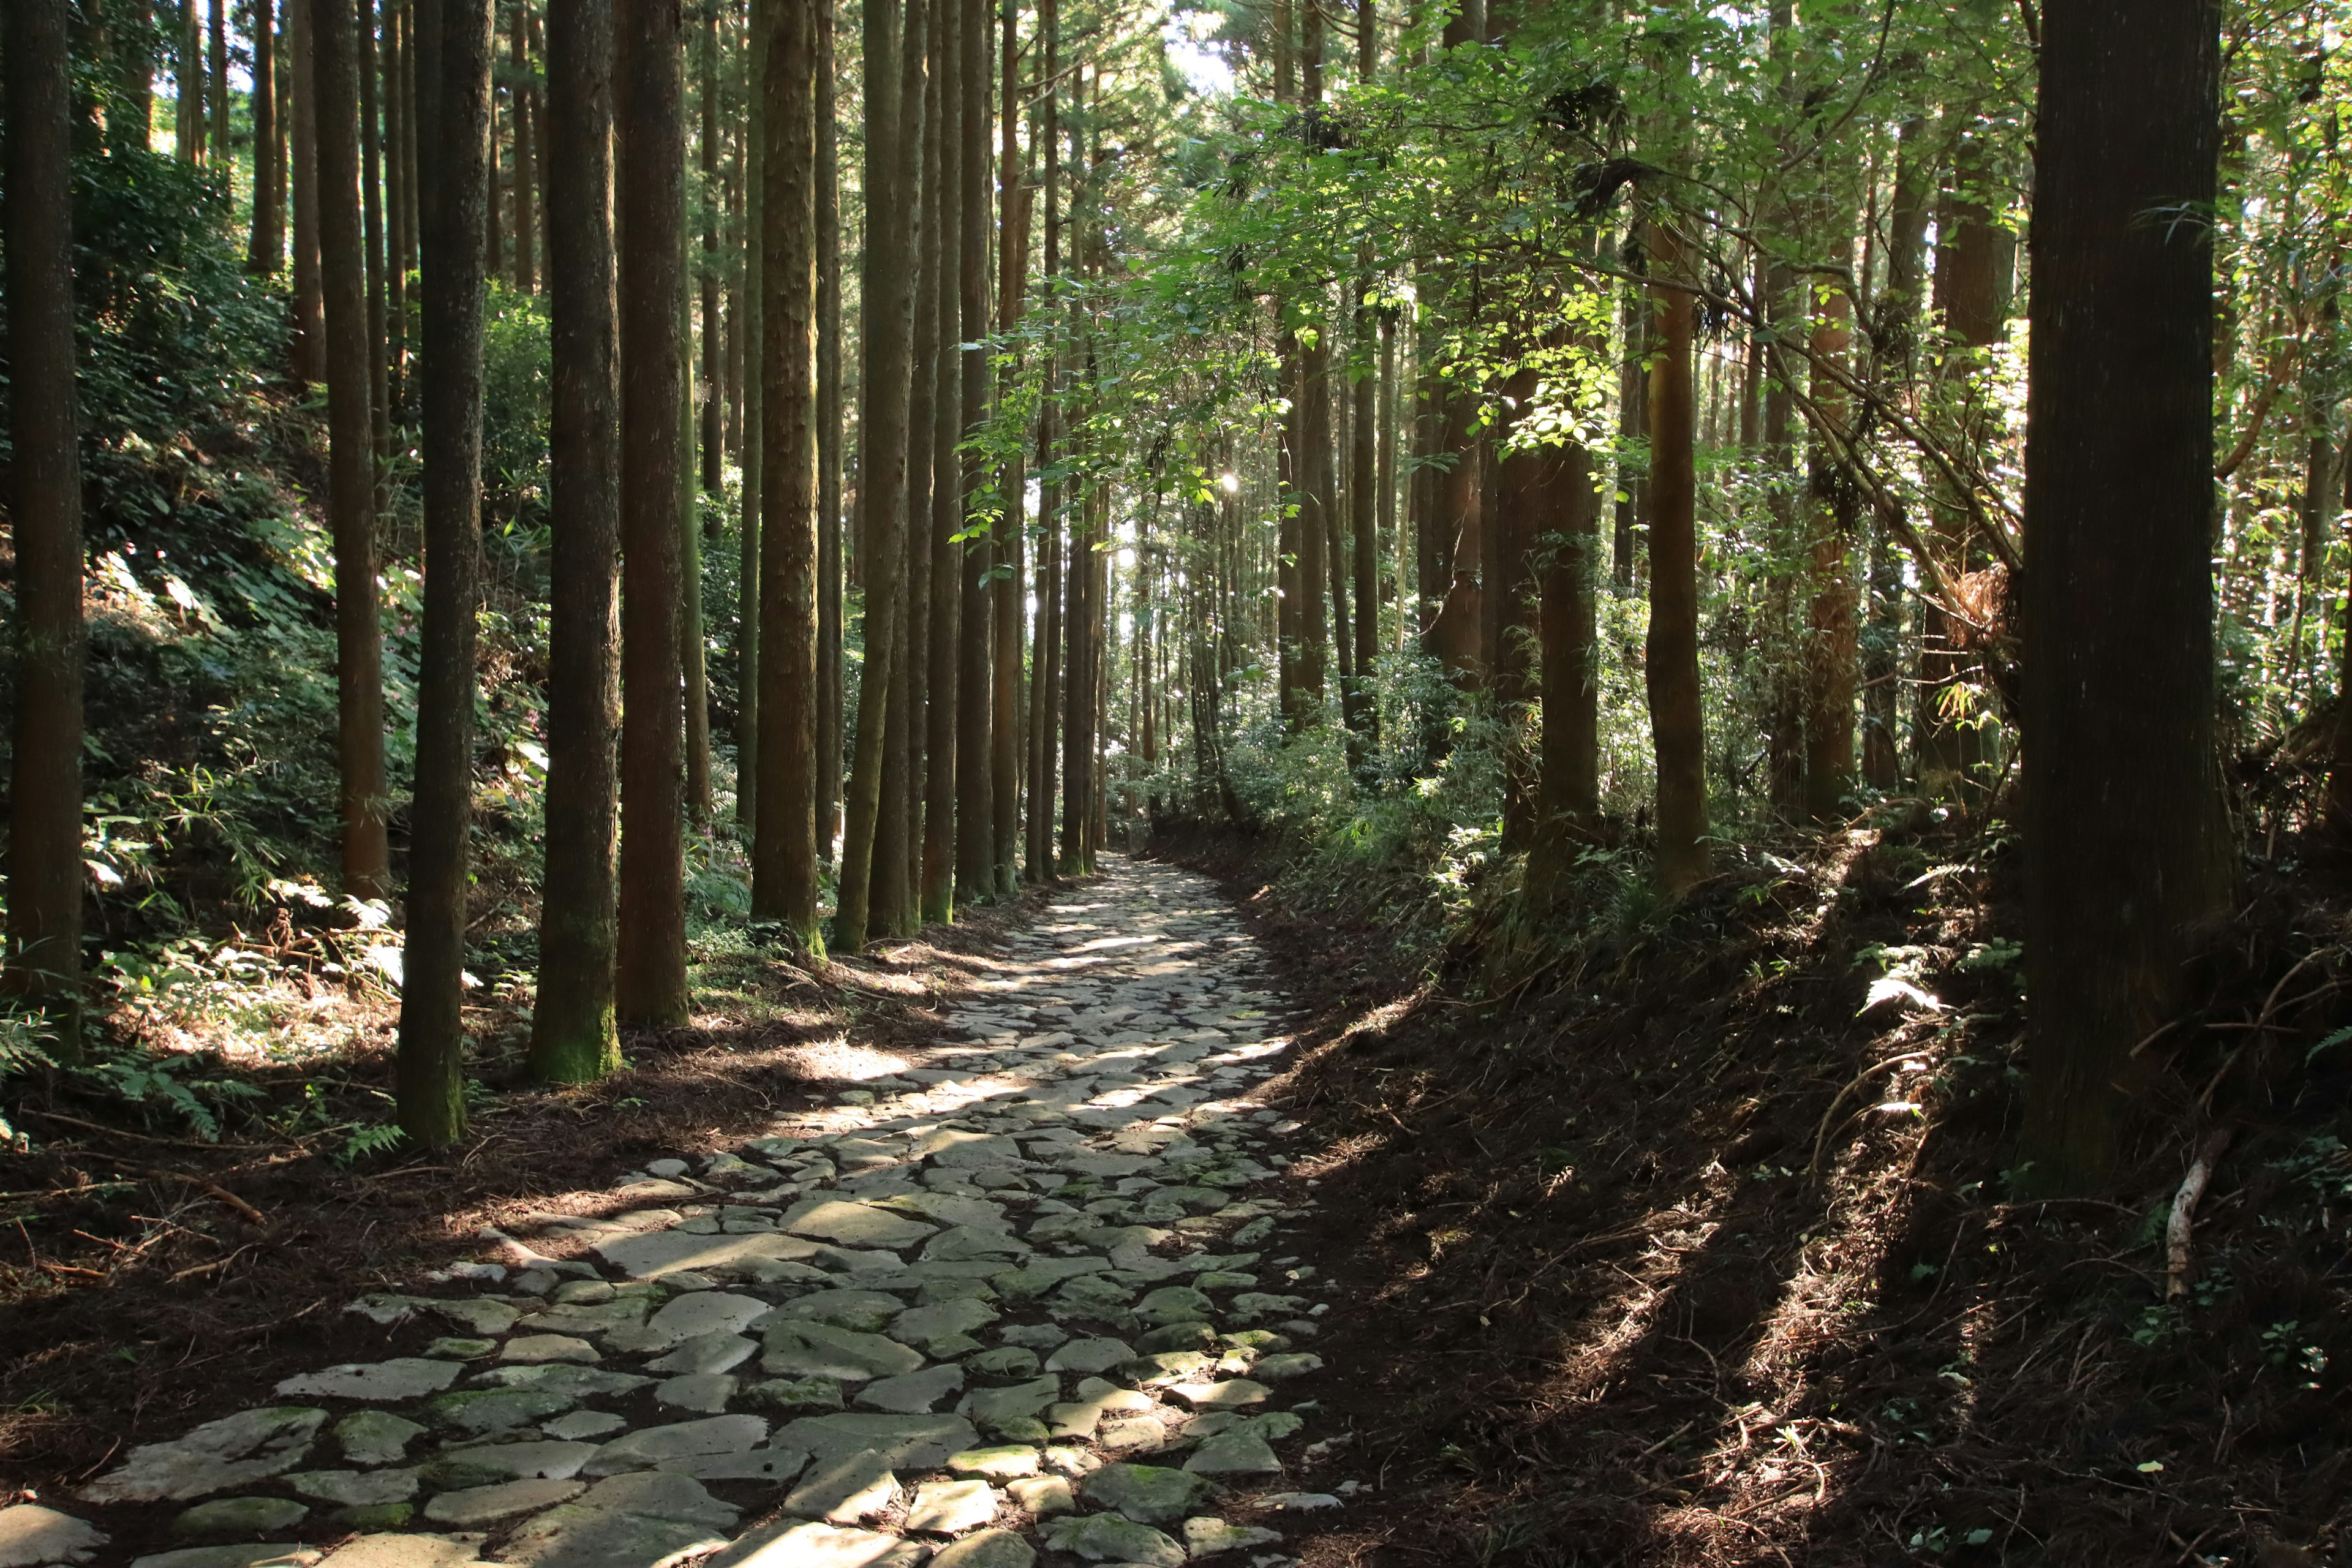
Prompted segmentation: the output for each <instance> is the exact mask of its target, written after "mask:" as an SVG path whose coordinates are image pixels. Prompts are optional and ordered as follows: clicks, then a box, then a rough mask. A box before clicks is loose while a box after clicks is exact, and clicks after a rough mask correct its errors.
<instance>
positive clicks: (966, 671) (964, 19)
mask: <svg viewBox="0 0 2352 1568" xmlns="http://www.w3.org/2000/svg"><path fill="white" fill-rule="evenodd" d="M959 17H960V20H959V25H958V27H957V33H956V39H957V47H958V50H959V52H960V53H961V57H962V58H961V62H960V67H959V70H958V73H957V74H958V80H959V86H960V88H961V92H960V95H959V98H958V103H959V105H960V107H961V124H960V125H959V124H958V123H957V122H956V121H950V122H949V125H948V126H947V128H946V130H945V132H943V134H944V135H945V136H947V137H949V138H951V139H954V140H956V141H959V142H961V144H962V145H961V149H960V150H959V152H958V154H957V161H956V170H957V177H958V184H960V186H961V189H960V190H959V192H958V193H957V197H956V214H957V217H958V220H959V223H960V225H961V230H962V233H961V241H960V245H959V251H960V255H961V262H962V266H961V270H960V272H959V274H958V277H957V289H956V291H957V295H958V300H959V304H960V305H961V318H962V326H961V331H959V332H958V333H957V334H956V339H955V341H956V342H959V343H962V344H968V345H970V346H969V347H965V348H962V349H961V350H960V351H959V352H958V353H956V355H955V361H956V364H957V368H958V370H959V372H960V373H961V374H960V379H961V395H960V397H959V398H958V400H957V402H956V404H954V405H942V411H943V412H944V411H945V409H946V408H949V407H954V408H956V409H957V410H958V412H957V413H956V414H955V415H954V416H953V417H952V418H950V420H948V421H947V422H946V423H947V425H948V426H949V427H950V428H951V429H952V430H953V431H954V432H955V435H956V438H957V440H958V441H959V442H961V441H962V440H963V439H964V437H967V436H969V435H971V434H972V433H974V432H976V431H978V430H979V429H980V427H981V426H982V423H983V422H984V421H985V420H986V419H987V417H988V356H987V354H986V353H985V352H984V351H982V349H981V347H980V344H982V342H986V341H987V339H988V335H989V331H990V322H989V320H988V263H989V258H990V256H991V254H992V247H990V245H989V243H988V216H989V209H990V205H991V204H990V202H989V199H988V194H989V184H990V182H989V167H988V163H989V159H988V154H989V150H990V149H989V137H988V125H989V119H988V110H989V103H988V84H989V75H988V36H989V22H990V11H989V6H988V4H987V0H961V5H960V6H959ZM942 352H944V348H943V350H942ZM958 462H959V466H960V468H961V473H960V474H959V475H958V477H957V479H955V484H956V488H957V505H956V510H955V521H956V524H957V527H958V529H959V530H961V529H962V528H963V527H964V526H966V522H967V520H969V519H970V518H971V516H972V514H973V511H974V510H975V508H976V506H977V504H978V500H979V496H980V492H981V490H982V488H983V486H984V485H985V483H986V475H985V472H984V469H983V467H982V461H981V455H980V454H979V453H978V452H977V451H968V452H963V453H961V454H958ZM940 482H941V483H943V484H944V483H947V482H949V481H948V479H946V478H945V477H942V479H941V481H940ZM954 556H955V565H956V577H957V582H958V585H959V589H960V592H961V597H962V600H963V605H962V608H961V618H960V620H959V622H958V629H959V632H960V637H959V639H958V640H959V650H958V654H957V668H956V731H955V746H956V885H957V887H958V889H960V890H961V895H960V896H961V898H962V899H963V900H964V901H965V902H966V903H971V902H974V901H979V900H986V899H987V898H988V897H989V896H990V895H991V894H992V892H994V891H995V887H996V805H995V790H994V784H995V773H994V771H993V768H994V761H995V758H994V752H995V747H994V745H993V743H992V740H991V732H992V731H993V729H994V728H995V723H994V721H995V697H994V694H993V692H992V689H991V687H992V681H991V679H990V677H991V676H992V674H993V673H994V670H993V663H992V661H993V658H994V655H995V643H996V635H995V625H994V622H995V617H994V615H993V608H994V606H993V604H992V595H991V590H990V581H991V579H992V575H993V574H994V571H995V566H996V547H995V542H994V540H993V537H992V535H991V534H990V533H988V532H987V531H982V532H981V534H980V536H979V537H978V538H975V539H973V540H971V541H970V542H968V543H966V544H964V545H962V546H961V547H959V548H958V549H957V550H956V551H955V552H954Z"/></svg>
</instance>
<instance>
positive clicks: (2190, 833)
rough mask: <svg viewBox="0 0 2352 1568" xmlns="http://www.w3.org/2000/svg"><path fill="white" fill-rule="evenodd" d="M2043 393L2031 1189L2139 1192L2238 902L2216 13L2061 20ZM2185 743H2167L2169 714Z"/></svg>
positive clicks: (2129, 3) (2039, 402)
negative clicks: (2224, 784)
mask: <svg viewBox="0 0 2352 1568" xmlns="http://www.w3.org/2000/svg"><path fill="white" fill-rule="evenodd" d="M2041 68H2042V78H2041V101H2040V105H2039V112H2038V115H2037V119H2036V137H2035V154H2034V192H2035V195H2034V218H2033V233H2032V270H2033V294H2032V358H2031V361H2030V363H2029V368H2028V373H2027V393H2026V422H2027V423H2026V430H2027V434H2026V461H2025V476H2026V477H2025V531H2026V534H2025V554H2026V558H2027V559H2028V560H2030V561H2032V563H2033V570H2032V572H2031V573H2030V574H2027V575H2026V579H2025V583H2024V601H2025V602H2024V609H2025V625H2026V626H2027V627H2028V628H2029V635H2030V636H2031V637H2032V649H2033V656H2032V665H2031V667H2030V668H2029V670H2028V673H2027V677H2026V688H2025V702H2024V721H2025V723H2024V734H2023V744H2022V751H2023V753H2024V769H2025V773H2024V823H2023V826H2024V829H2025V832H2024V844H2025V900H2026V920H2025V979H2026V994H2028V995H2029V996H2031V997H2032V1008H2031V1010H2030V1011H2029V1013H2028V1016H2027V1029H2028V1035H2027V1041H2028V1049H2029V1051H2030V1053H2031V1060H2032V1069H2031V1073H2030V1076H2029V1079H2028V1082H2027V1100H2026V1118H2025V1147H2024V1152H2025V1154H2026V1157H2027V1158H2028V1159H2030V1160H2031V1161H2032V1170H2031V1174H2030V1178H2029V1185H2030V1186H2032V1187H2033V1188H2036V1189H2039V1190H2042V1191H2045V1192H2061V1193H2063V1192H2084V1191H2092V1190H2097V1189H2100V1188H2102V1187H2103V1186H2104V1185H2105V1184H2106V1183H2107V1182H2109V1181H2110V1180H2111V1179H2112V1178H2113V1177H2114V1175H2115V1174H2116V1172H2117V1171H2118V1170H2119V1169H2120V1168H2121V1167H2122V1165H2123V1163H2124V1161H2125V1158H2126V1150H2127V1146H2128V1144H2127V1133H2128V1130H2129V1124H2130V1121H2131V1119H2132V1111H2133V1109H2134V1108H2133V1104H2132V1101H2133V1098H2134V1095H2133V1090H2134V1089H2135V1087H2136V1085H2137V1082H2138V1081H2139V1080H2140V1079H2142V1078H2143V1077H2144V1076H2145V1075H2146V1074H2147V1071H2148V1070H2149V1068H2148V1066H2147V1058H2137V1057H2135V1055H2134V1053H2133V1047H2134V1046H2135V1044H2136V1043H2137V1042H2138V1041H2140V1040H2141V1039H2143V1038H2144V1037H2146V1036H2147V1033H2148V1031H2149V1030H2151V1029H2153V1028H2155V1027H2157V1026H2158V1025H2159V1024H2162V1023H2165V1022H2167V1021H2168V1020H2169V1019H2171V1018H2172V1017H2173V1016H2175V1009H2176V1007H2177V1005H2179V1001H2180V999H2181V996H2182V986H2183V981H2184V979H2185V975H2184V972H2183V969H2182V962H2183V960H2184V959H2186V958H2188V957H2189V954H2190V953H2191V952H2193V951H2194V949H2193V947H2192V945H2191V944H2192V942H2193V941H2194V934H2193V933H2194V929H2195V927H2196V926H2197V925H2198V924H2199V923H2200V922H2201V921H2208V920H2210V919H2212V918H2214V917H2217V916H2219V915H2221V913H2222V912H2223V911H2225V910H2227V909H2228V908H2229V900H2230V897H2231V843H2230V838H2229V835H2228V831H2227V822H2226V818H2225V816H2224V813H2223V807H2222V799H2221V791H2220V787H2219V783H2220V777H2219V772H2218V768H2217V763H2216V758H2215V754H2214V706H2215V704H2214V668H2213V631H2212V626H2213V588H2212V553H2211V552H2212V517H2213V449H2212V448H2213V417H2212V384H2213V361H2212V337H2213V252H2212V230H2211V228H2210V226H2206V225H2203V224H2184V225H2168V224H2157V223H2152V222H2150V221H2148V218H2147V215H2148V214H2149V213H2151V212H2155V211H2193V212H2205V211H2208V210H2210V206H2211V204H2212V201H2213V198H2214V188H2215V184H2216V176H2215V158H2216V147H2217V143H2218V141H2219V132H2218V126H2217V115H2218V110H2219V105H2220V102H2221V68H2220V55H2219V46H2218V39H2217V37H2216V23H2215V13H2214V8H2213V7H2212V6H2210V5H2207V4H2204V3H2202V0H2166V3H2165V4H2161V5H2147V4H2145V3H2140V0H2074V3H2072V4H2069V5H2054V6H2052V7H2051V8H2050V9H2049V11H2048V13H2047V15H2046V16H2044V18H2043V27H2042V49H2041ZM2151 714H2160V715H2162V716H2163V722H2162V723H2160V724H2152V723H2150V722H2149V721H2148V720H2149V715H2151Z"/></svg>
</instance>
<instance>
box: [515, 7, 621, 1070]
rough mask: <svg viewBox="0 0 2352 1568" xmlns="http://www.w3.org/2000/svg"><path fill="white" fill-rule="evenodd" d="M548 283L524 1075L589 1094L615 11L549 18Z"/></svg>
mask: <svg viewBox="0 0 2352 1568" xmlns="http://www.w3.org/2000/svg"><path fill="white" fill-rule="evenodd" d="M547 114H548V120H547V124H548V153H549V157H548V168H547V196H548V218H549V221H550V222H551V225H552V226H553V227H552V231H551V241H552V244H551V247H550V250H549V255H550V257H551V258H552V257H554V256H556V255H559V254H560V255H561V256H562V257H563V258H564V260H563V264H562V266H560V267H551V268H549V271H548V275H547V288H548V306H549V311H550V315H551V333H550V343H549V347H550V350H551V361H552V369H553V373H554V396H553V402H552V408H551V420H550V422H549V435H548V459H549V460H548V521H549V524H550V528H551V533H552V537H553V544H552V549H551V560H550V563H549V578H550V581H549V593H548V599H549V606H548V607H549V612H550V620H551V626H550V628H549V629H550V636H551V644H552V648H551V657H550V659H549V668H548V723H547V736H548V739H547V858H546V874H545V878H544V880H543V883H542V897H541V902H540V926H539V1001H538V1005H537V1007H536V1008H535V1009H534V1011H533V1013H532V1016H531V1026H530V1071H531V1076H532V1077H534V1078H536V1079H541V1081H543V1082H551V1083H586V1082H590V1081H593V1079H599V1078H602V1077H603V1076H604V1074H606V1073H608V1072H611V1071H613V1070H614V1068H618V1067H619V1066H620V1065H621V1045H620V1037H619V1034H618V1033H617V1031H616V1030H615V1029H614V1016H613V964H614V952H615V950H616V948H617V946H618V944H619V941H620V931H619V921H618V913H619V911H618V908H617V894H616V892H615V889H614V864H613V861H614V829H615V827H616V826H618V821H617V819H618V815H619V805H620V787H621V780H620V770H619V759H618V757H617V756H616V755H615V752H614V742H615V740H616V738H617V735H618V732H619V729H620V699H621V691H620V666H619V662H618V658H617V655H618V652H619V645H620V626H619V610H620V571H619V568H620V557H621V498H620V483H621V469H620V401H621V391H620V382H619V378H618V363H617V356H618V346H619V345H618V343H617V342H616V334H617V331H618V326H617V323H616V321H615V320H614V299H613V284H614V247H613V220H612V202H613V162H612V130H613V3H612V0H576V3H575V4H572V5H559V6H557V7H555V8H554V10H552V11H551V12H550V13H549V15H548V19H547Z"/></svg>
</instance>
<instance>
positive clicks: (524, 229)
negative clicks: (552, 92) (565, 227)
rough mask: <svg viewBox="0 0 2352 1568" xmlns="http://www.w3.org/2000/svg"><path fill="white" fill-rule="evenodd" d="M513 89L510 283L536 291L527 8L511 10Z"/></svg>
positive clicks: (535, 123)
mask: <svg viewBox="0 0 2352 1568" xmlns="http://www.w3.org/2000/svg"><path fill="white" fill-rule="evenodd" d="M507 61H508V64H509V66H510V67H512V68H513V76H514V87H513V89H512V90H511V94H510V96H511V98H512V100H513V103H514V284H515V287H516V288H517V289H521V290H522V291H523V292H524V293H526V294H533V293H537V292H538V291H539V257H538V250H539V215H538V213H537V211H536V210H535V206H536V204H535V202H534V200H533V197H534V195H535V194H536V187H537V185H538V184H539V115H538V111H537V105H536V104H534V103H533V102H532V100H531V90H530V79H531V72H530V6H529V5H519V6H517V7H516V9H515V19H514V26H513V27H512V28H511V29H509V46H508V55H507Z"/></svg>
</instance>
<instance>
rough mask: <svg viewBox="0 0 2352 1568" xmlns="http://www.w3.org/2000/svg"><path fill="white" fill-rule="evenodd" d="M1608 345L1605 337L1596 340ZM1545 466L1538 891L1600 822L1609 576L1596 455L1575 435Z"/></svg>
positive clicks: (1555, 879)
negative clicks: (1600, 624)
mask: <svg viewBox="0 0 2352 1568" xmlns="http://www.w3.org/2000/svg"><path fill="white" fill-rule="evenodd" d="M1591 346H1592V347H1593V348H1595V349H1596V350H1601V351H1604V352H1605V349H1606V344H1605V343H1595V344H1592V345H1591ZM1544 454H1545V458H1546V459H1547V465H1548V466H1547V467H1546V468H1545V469H1544V470H1543V471H1541V472H1540V473H1539V474H1538V476H1537V485H1538V490H1539V492H1540V494H1541V495H1542V497H1543V501H1544V504H1543V506H1542V507H1541V508H1540V510H1539V515H1540V516H1541V517H1542V518H1543V519H1545V520H1546V521H1553V520H1556V522H1554V526H1556V527H1557V529H1558V531H1559V537H1558V540H1557V542H1554V543H1552V544H1550V545H1549V547H1548V548H1539V550H1538V560H1539V561H1540V563H1541V567H1540V574H1539V585H1540V589H1541V593H1542V600H1543V609H1542V619H1541V636H1542V642H1543V674H1542V689H1541V701H1542V704H1543V741H1542V750H1541V752H1540V754H1539V768H1538V775H1539V782H1538V801H1537V818H1538V825H1537V830H1536V841H1535V849H1534V853H1533V854H1532V855H1531V856H1530V857H1529V860H1528V882H1529V884H1530V887H1531V889H1533V891H1534V892H1535V895H1536V897H1538V899H1544V898H1549V897H1550V896H1551V895H1552V894H1553V893H1554V891H1555V890H1556V889H1557V887H1558V885H1559V879H1561V878H1562V877H1563V876H1564V875H1565V874H1566V872H1567V871H1568V869H1569V867H1570V865H1571V864H1572V863H1573V858H1574V856H1573V851H1574V849H1575V848H1576V847H1578V846H1580V845H1583V844H1589V843H1591V841H1592V838H1593V837H1594V834H1595V833H1596V831H1597V830H1598V829H1599V827H1600V825H1601V659H1600V650H1599V648H1598V647H1597V646H1596V640H1595V639H1596V626H1595V617H1594V595H1595V590H1596V588H1597V586H1598V584H1599V583H1600V580H1601V495H1600V491H1599V490H1598V489H1596V488H1595V486H1594V483H1593V479H1594V477H1595V476H1594V467H1595V465H1594V463H1593V461H1592V455H1591V452H1589V451H1588V450H1586V448H1585V447H1584V446H1583V444H1582V443H1581V442H1578V441H1574V440H1570V441H1569V442H1567V443H1565V444H1563V445H1562V446H1559V447H1546V448H1544Z"/></svg>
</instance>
